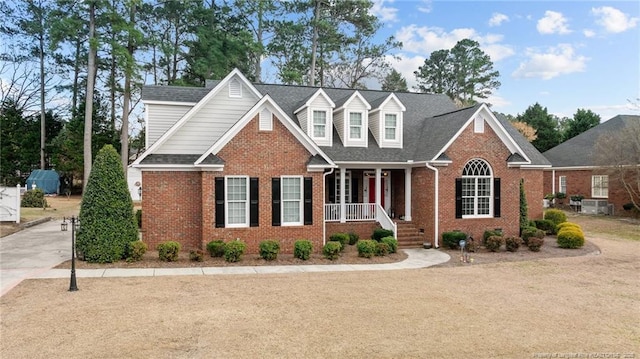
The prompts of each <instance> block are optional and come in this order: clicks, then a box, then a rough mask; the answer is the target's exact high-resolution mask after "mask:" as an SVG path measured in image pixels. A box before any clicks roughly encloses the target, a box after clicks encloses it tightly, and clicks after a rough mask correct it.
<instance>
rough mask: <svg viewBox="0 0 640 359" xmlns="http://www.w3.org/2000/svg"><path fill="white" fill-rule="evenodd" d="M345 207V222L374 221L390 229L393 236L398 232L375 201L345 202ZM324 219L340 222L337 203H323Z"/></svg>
mask: <svg viewBox="0 0 640 359" xmlns="http://www.w3.org/2000/svg"><path fill="white" fill-rule="evenodd" d="M345 208H346V212H345V219H346V221H347V222H357V221H376V222H378V223H380V225H381V226H382V228H384V229H389V230H392V231H393V235H394V237H395V236H396V235H397V233H398V229H397V225H396V224H395V222H393V221H392V220H391V218H389V216H388V215H387V212H386V211H385V210H384V208H382V206H380V205H376V204H375V203H347V204H345ZM324 220H325V221H327V222H340V204H339V203H326V204H325V205H324Z"/></svg>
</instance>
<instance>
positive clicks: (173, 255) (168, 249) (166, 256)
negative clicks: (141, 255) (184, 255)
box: [158, 241, 181, 262]
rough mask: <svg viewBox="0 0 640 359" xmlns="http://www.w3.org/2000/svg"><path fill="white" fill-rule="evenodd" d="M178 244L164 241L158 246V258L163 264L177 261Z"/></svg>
mask: <svg viewBox="0 0 640 359" xmlns="http://www.w3.org/2000/svg"><path fill="white" fill-rule="evenodd" d="M180 249H181V246H180V243H178V242H175V241H166V242H162V243H160V244H158V258H160V260H161V261H163V262H175V261H177V260H178V253H180Z"/></svg>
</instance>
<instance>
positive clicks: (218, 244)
mask: <svg viewBox="0 0 640 359" xmlns="http://www.w3.org/2000/svg"><path fill="white" fill-rule="evenodd" d="M224 247H225V244H224V241H223V240H222V239H216V240H214V241H211V242H209V243H207V252H209V254H210V255H211V256H212V257H222V256H223V255H224Z"/></svg>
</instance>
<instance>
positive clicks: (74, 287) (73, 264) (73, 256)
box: [62, 216, 80, 292]
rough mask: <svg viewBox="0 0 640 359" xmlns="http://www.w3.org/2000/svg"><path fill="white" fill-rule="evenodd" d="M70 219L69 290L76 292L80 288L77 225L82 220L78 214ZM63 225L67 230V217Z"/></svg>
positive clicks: (64, 229)
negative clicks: (77, 281) (77, 271)
mask: <svg viewBox="0 0 640 359" xmlns="http://www.w3.org/2000/svg"><path fill="white" fill-rule="evenodd" d="M69 220H70V221H71V282H70V283H69V291H70V292H75V291H77V290H78V284H77V283H76V226H77V225H78V224H79V223H80V220H79V219H78V217H76V216H72V217H71V218H69ZM62 225H63V227H62V228H63V229H62V230H63V231H66V230H67V228H66V227H67V226H66V218H64V219H63V222H62Z"/></svg>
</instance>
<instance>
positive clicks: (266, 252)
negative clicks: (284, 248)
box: [260, 240, 280, 261]
mask: <svg viewBox="0 0 640 359" xmlns="http://www.w3.org/2000/svg"><path fill="white" fill-rule="evenodd" d="M278 252H280V243H278V241H275V240H266V241H262V242H260V257H262V259H264V260H267V261H272V260H274V259H276V258H278Z"/></svg>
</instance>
